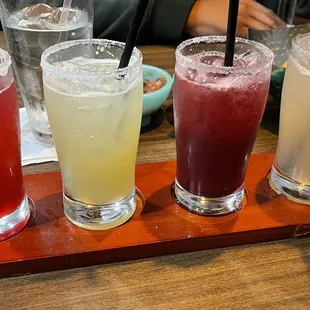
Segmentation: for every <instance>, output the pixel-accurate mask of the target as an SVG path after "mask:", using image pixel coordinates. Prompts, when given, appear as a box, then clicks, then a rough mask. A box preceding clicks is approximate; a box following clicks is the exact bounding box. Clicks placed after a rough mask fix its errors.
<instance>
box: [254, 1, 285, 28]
mask: <svg viewBox="0 0 310 310" xmlns="http://www.w3.org/2000/svg"><path fill="white" fill-rule="evenodd" d="M248 14H249V16H250V17H251V18H253V19H256V20H257V21H258V22H260V23H262V24H265V25H266V26H268V27H269V29H276V28H280V27H285V26H286V24H285V23H284V22H283V21H282V20H281V19H280V18H279V17H278V16H277V15H276V14H275V13H274V12H273V11H271V10H269V9H267V8H265V7H264V6H263V5H261V4H259V3H257V2H256V1H252V2H251V5H249V6H248Z"/></svg>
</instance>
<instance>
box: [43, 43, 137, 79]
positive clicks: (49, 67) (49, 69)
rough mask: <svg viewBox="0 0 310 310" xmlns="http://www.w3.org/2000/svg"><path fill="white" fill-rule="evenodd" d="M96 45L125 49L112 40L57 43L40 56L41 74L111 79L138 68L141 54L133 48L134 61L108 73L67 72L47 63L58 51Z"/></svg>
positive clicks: (63, 68) (122, 45)
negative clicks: (77, 46) (76, 46)
mask: <svg viewBox="0 0 310 310" xmlns="http://www.w3.org/2000/svg"><path fill="white" fill-rule="evenodd" d="M83 44H84V45H86V44H91V45H97V46H99V47H100V46H102V47H106V46H118V47H122V48H124V47H125V43H123V42H119V41H114V40H107V39H80V40H72V41H66V42H61V43H57V44H55V45H52V46H51V47H49V48H47V49H46V50H45V51H44V52H43V53H42V56H41V67H42V69H43V72H45V73H48V74H56V75H62V76H67V77H84V78H107V77H113V76H115V75H118V76H125V75H126V74H127V73H130V72H131V71H132V70H134V69H135V68H136V67H138V66H139V65H140V64H141V63H142V53H141V51H140V50H139V49H137V48H136V47H135V48H134V50H133V52H132V56H135V60H134V61H133V62H132V63H130V64H129V65H128V66H127V67H125V68H122V69H116V70H113V71H110V72H102V71H100V70H98V72H96V71H91V72H87V71H83V70H77V71H69V70H68V69H67V68H65V67H59V66H56V65H55V64H56V62H55V63H53V64H51V63H50V62H48V60H47V58H48V57H49V56H50V55H51V54H55V53H57V52H59V51H62V50H65V49H68V48H70V47H72V46H75V45H83Z"/></svg>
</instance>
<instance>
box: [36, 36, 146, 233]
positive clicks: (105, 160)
mask: <svg viewBox="0 0 310 310" xmlns="http://www.w3.org/2000/svg"><path fill="white" fill-rule="evenodd" d="M123 50H124V44H123V43H119V42H115V41H108V40H78V41H72V42H65V43H62V44H57V45H55V46H53V47H51V48H49V49H47V50H46V51H45V52H44V53H43V55H42V68H43V82H44V94H45V99H46V107H47V112H48V117H49V120H50V124H51V128H52V133H53V137H54V141H55V146H56V151H57V154H58V158H59V163H60V168H61V174H62V181H63V201H64V212H65V214H66V216H67V217H68V219H69V220H70V221H71V222H73V223H74V224H76V225H78V226H81V227H84V228H89V229H95V230H101V229H108V228H112V227H115V226H118V225H120V224H122V223H124V222H125V221H127V220H128V219H129V218H130V217H131V216H132V214H133V213H134V211H135V208H136V198H135V194H136V190H135V163H136V156H137V148H138V141H139V133H140V126H141V117H142V101H143V99H142V98H143V89H142V88H143V86H142V84H143V82H142V80H143V76H142V55H141V53H140V52H139V50H137V49H134V52H133V56H132V58H131V62H130V65H129V66H128V67H127V68H125V69H121V70H118V69H117V68H118V64H119V60H120V57H121V55H122V52H123Z"/></svg>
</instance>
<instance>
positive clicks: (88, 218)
mask: <svg viewBox="0 0 310 310" xmlns="http://www.w3.org/2000/svg"><path fill="white" fill-rule="evenodd" d="M144 202H145V199H144V197H143V195H142V193H141V192H140V190H139V189H138V188H134V190H133V191H132V192H131V193H130V194H129V195H128V196H127V197H125V198H124V199H122V200H120V201H117V202H115V203H111V204H106V205H89V204H84V203H83V202H80V201H77V200H74V199H73V198H72V197H70V196H68V195H67V194H66V193H65V192H63V206H64V213H65V216H66V217H67V219H68V220H69V221H70V222H71V223H73V224H74V225H76V226H79V227H81V228H84V229H88V230H108V229H112V228H115V227H118V226H120V225H122V224H124V223H125V222H127V221H128V220H129V219H130V218H131V217H132V216H133V215H134V213H135V211H136V208H137V204H140V205H141V204H142V205H144Z"/></svg>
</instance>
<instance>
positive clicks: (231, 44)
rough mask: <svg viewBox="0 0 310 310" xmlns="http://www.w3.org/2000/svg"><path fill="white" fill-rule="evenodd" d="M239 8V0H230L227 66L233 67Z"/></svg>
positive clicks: (226, 53)
mask: <svg viewBox="0 0 310 310" xmlns="http://www.w3.org/2000/svg"><path fill="white" fill-rule="evenodd" d="M238 10H239V0H230V3H229V13H228V23H227V37H226V52H225V66H226V67H232V66H233V64H234V52H235V41H236V31H237V19H238Z"/></svg>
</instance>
